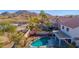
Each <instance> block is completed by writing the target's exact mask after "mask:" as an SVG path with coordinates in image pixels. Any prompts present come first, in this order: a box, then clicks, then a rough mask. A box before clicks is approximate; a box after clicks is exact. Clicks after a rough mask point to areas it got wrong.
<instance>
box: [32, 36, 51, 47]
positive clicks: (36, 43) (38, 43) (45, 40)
mask: <svg viewBox="0 0 79 59" xmlns="http://www.w3.org/2000/svg"><path fill="white" fill-rule="evenodd" d="M48 39H50V38H49V37H42V38H39V39H37V40H36V41H34V42H33V43H32V46H35V47H40V46H44V45H46V44H47V43H48Z"/></svg>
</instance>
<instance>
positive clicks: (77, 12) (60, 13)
mask: <svg viewBox="0 0 79 59" xmlns="http://www.w3.org/2000/svg"><path fill="white" fill-rule="evenodd" d="M16 11H18V10H0V13H2V12H16ZM29 11H30V12H36V13H40V10H29ZM44 11H45V12H46V13H48V14H51V15H58V16H64V15H79V10H44Z"/></svg>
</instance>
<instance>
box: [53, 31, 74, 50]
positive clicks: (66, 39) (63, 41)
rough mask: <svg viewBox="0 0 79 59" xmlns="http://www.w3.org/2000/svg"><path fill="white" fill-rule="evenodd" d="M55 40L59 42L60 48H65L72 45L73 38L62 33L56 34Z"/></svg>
mask: <svg viewBox="0 0 79 59" xmlns="http://www.w3.org/2000/svg"><path fill="white" fill-rule="evenodd" d="M54 37H55V40H58V47H61V48H63V47H65V45H69V46H72V45H71V37H70V36H68V35H66V34H65V33H63V32H62V31H58V32H54Z"/></svg>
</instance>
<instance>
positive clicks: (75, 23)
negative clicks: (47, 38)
mask: <svg viewBox="0 0 79 59" xmlns="http://www.w3.org/2000/svg"><path fill="white" fill-rule="evenodd" d="M61 24H63V25H65V26H68V27H70V28H76V27H79V17H73V18H68V19H64V21H63V22H61Z"/></svg>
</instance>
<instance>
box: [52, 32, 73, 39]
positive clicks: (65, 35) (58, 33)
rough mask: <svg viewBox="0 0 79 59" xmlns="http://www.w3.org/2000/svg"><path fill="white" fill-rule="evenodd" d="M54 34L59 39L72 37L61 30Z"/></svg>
mask: <svg viewBox="0 0 79 59" xmlns="http://www.w3.org/2000/svg"><path fill="white" fill-rule="evenodd" d="M54 34H55V36H56V37H57V38H59V39H71V37H70V36H68V35H67V34H65V33H63V32H61V31H58V32H55V33H54Z"/></svg>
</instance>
